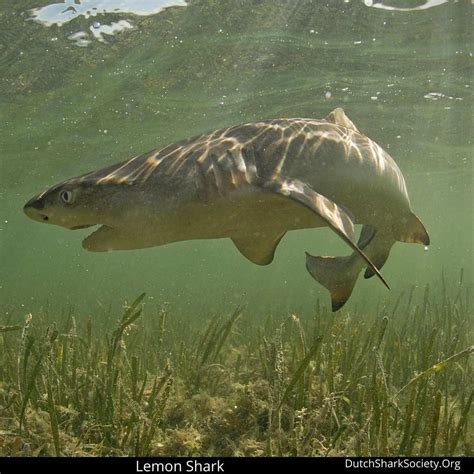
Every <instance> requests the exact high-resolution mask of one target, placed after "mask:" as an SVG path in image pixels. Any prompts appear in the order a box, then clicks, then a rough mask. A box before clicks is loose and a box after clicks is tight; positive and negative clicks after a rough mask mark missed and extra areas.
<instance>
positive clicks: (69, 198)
mask: <svg viewBox="0 0 474 474" xmlns="http://www.w3.org/2000/svg"><path fill="white" fill-rule="evenodd" d="M59 197H60V198H61V201H62V202H65V203H66V204H71V203H72V202H73V200H74V196H73V194H72V191H61V193H60V194H59Z"/></svg>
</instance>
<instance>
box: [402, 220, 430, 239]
mask: <svg viewBox="0 0 474 474" xmlns="http://www.w3.org/2000/svg"><path fill="white" fill-rule="evenodd" d="M398 240H399V241H400V242H407V243H410V244H423V245H430V237H429V235H428V232H426V229H425V226H424V225H423V223H422V222H421V221H420V219H419V217H418V216H416V215H415V214H413V213H410V214H409V216H408V218H407V219H406V223H405V226H404V229H403V231H402V232H401V234H400V236H399V237H398Z"/></svg>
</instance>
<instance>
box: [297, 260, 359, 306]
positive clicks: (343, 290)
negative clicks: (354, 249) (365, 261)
mask: <svg viewBox="0 0 474 474" xmlns="http://www.w3.org/2000/svg"><path fill="white" fill-rule="evenodd" d="M306 269H307V270H308V272H309V273H310V275H311V276H312V277H313V278H314V279H315V280H316V281H317V282H318V283H320V284H321V285H323V286H324V287H325V288H326V289H327V290H329V293H330V294H331V304H332V310H333V311H337V310H338V309H341V308H342V307H343V306H344V304H345V303H346V301H347V300H348V299H349V297H350V296H351V293H352V290H353V289H354V285H355V283H356V281H357V276H358V274H359V272H358V271H355V269H354V265H353V256H348V257H314V256H312V255H310V254H309V253H308V252H306Z"/></svg>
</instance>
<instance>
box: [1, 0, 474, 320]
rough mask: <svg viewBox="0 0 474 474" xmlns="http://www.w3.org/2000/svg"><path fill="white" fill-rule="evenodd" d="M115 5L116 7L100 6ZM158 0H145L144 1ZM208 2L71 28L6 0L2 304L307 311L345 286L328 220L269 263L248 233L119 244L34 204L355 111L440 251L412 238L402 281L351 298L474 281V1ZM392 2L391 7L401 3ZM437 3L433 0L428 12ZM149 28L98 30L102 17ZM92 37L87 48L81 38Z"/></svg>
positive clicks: (404, 253) (77, 22)
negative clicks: (338, 275)
mask: <svg viewBox="0 0 474 474" xmlns="http://www.w3.org/2000/svg"><path fill="white" fill-rule="evenodd" d="M97 3H100V2H97ZM139 3H141V2H135V4H139ZM371 3H375V2H365V3H364V2H362V1H356V0H353V1H346V2H344V1H339V0H334V1H331V2H319V1H309V0H306V1H302V0H301V1H300V0H294V1H273V0H272V1H269V0H268V1H266V0H258V1H257V0H253V1H251V0H239V1H237V0H219V1H215V0H191V1H189V2H188V5H187V6H177V7H172V8H169V9H166V10H164V11H162V12H160V13H158V14H154V15H148V16H135V15H133V14H131V13H117V12H114V13H106V14H99V15H98V16H97V17H93V18H86V17H85V16H80V15H78V17H77V18H75V19H73V20H71V21H70V22H67V23H64V24H62V25H61V26H58V25H52V26H49V27H47V26H45V25H44V24H41V23H40V22H38V21H32V20H31V12H30V9H31V8H36V7H42V6H44V5H46V4H47V2H45V1H41V0H35V1H27V0H23V1H13V0H6V1H5V0H4V1H3V2H2V5H1V6H0V23H1V28H0V40H1V45H0V70H1V72H0V114H1V115H0V120H1V124H2V126H1V131H0V139H1V149H0V153H1V155H0V159H1V161H0V196H1V200H0V258H1V266H0V301H1V303H2V305H3V307H7V308H12V307H13V308H15V310H16V311H17V313H18V314H26V313H28V312H32V313H33V314H34V313H35V311H38V310H39V308H41V307H44V306H45V305H46V304H48V305H50V306H52V307H54V308H58V309H61V308H65V307H67V306H69V305H73V306H75V307H76V308H80V309H81V311H83V312H84V313H91V314H92V313H93V312H94V310H96V309H97V308H100V307H108V306H110V305H116V304H120V303H121V302H122V301H123V300H124V298H131V297H133V296H135V295H137V294H139V293H141V292H142V291H145V292H146V293H147V298H148V300H147V301H149V302H152V303H153V302H156V303H157V304H161V303H163V302H169V303H170V304H171V306H172V307H174V308H175V309H179V310H182V311H184V312H191V313H192V312H193V311H195V310H196V308H210V309H211V310H213V311H218V310H219V309H220V308H223V307H226V308H229V307H233V306H234V305H235V304H236V303H242V302H246V303H248V305H249V308H251V309H252V308H253V309H255V311H256V312H257V311H262V310H263V311H267V310H268V309H269V308H271V309H276V310H278V311H280V312H281V313H285V312H287V311H298V312H303V313H304V312H306V311H310V310H311V309H312V308H314V307H315V305H316V302H317V300H318V299H319V300H320V301H321V303H322V304H324V305H329V297H328V294H327V293H326V290H324V288H322V287H320V286H319V285H318V284H317V283H316V282H315V281H314V280H313V279H312V278H311V277H310V276H309V275H308V273H307V272H306V270H305V266H304V251H305V250H307V251H309V252H311V253H312V254H314V255H320V254H323V255H324V254H329V255H330V254H333V253H336V254H338V253H347V250H346V248H345V247H344V246H343V245H342V244H341V243H339V242H338V240H337V238H336V237H335V236H334V234H332V233H331V232H330V231H328V230H310V231H297V232H291V233H289V234H288V235H287V236H286V237H285V239H284V240H283V242H282V244H281V245H280V246H279V248H278V250H277V253H276V258H275V260H274V262H273V263H272V264H271V265H269V266H268V267H258V266H256V265H253V264H251V263H250V262H248V261H247V260H245V259H244V258H243V257H242V256H241V255H240V254H239V253H238V252H237V250H236V249H235V248H234V247H233V245H232V243H231V242H230V241H225V240H222V241H221V240H219V241H217V240H215V241H199V242H184V243H177V244H173V245H169V246H165V247H159V248H152V249H147V250H137V251H129V252H111V253H105V254H94V253H87V252H86V251H85V250H83V249H82V247H81V241H82V239H83V238H84V237H85V236H86V235H87V234H88V232H87V230H84V231H75V232H71V231H68V230H65V229H62V228H59V227H55V226H48V225H42V224H38V223H36V222H34V221H32V220H29V219H28V218H27V217H26V216H25V215H24V214H23V212H22V206H23V205H24V203H25V202H26V200H27V199H29V198H30V197H32V196H33V195H34V194H35V193H37V192H39V191H42V190H44V189H46V188H47V187H49V186H51V185H53V184H55V183H57V182H59V181H61V180H63V179H66V178H69V177H72V176H75V175H78V174H82V173H84V172H87V171H90V170H93V169H96V168H100V167H103V166H105V165H109V164H113V163H116V162H118V161H122V160H125V159H126V158H128V157H130V156H132V155H135V154H138V153H141V152H146V151H148V150H150V149H152V148H156V147H158V146H161V145H166V144H168V143H171V142H174V141H177V140H180V139H183V138H186V137H189V136H192V135H195V134H197V133H201V132H204V131H209V130H212V129H215V128H218V127H223V126H229V125H234V124H238V123H241V122H245V121H254V120H260V119H266V118H278V117H295V116H298V117H301V116H303V117H314V118H320V117H324V116H325V115H326V114H327V113H328V112H329V111H331V110H332V109H334V108H335V107H343V108H344V109H345V111H346V113H347V114H348V116H349V117H350V118H351V119H352V120H353V121H354V123H355V124H356V125H357V126H358V128H359V129H360V130H362V131H363V132H364V133H366V134H367V135H368V136H369V137H371V138H372V139H374V140H375V141H377V142H378V143H379V144H380V145H381V146H382V147H383V148H385V149H386V150H387V151H388V152H389V153H390V154H391V155H392V156H393V158H394V159H395V160H396V162H397V163H398V165H399V166H400V168H401V170H402V171H403V173H404V176H405V179H406V181H407V186H408V191H409V194H410V198H411V202H412V207H413V209H414V211H415V212H416V213H417V215H419V216H420V218H421V219H422V221H423V222H424V224H425V226H426V228H427V229H428V232H429V234H430V237H431V242H432V244H431V246H430V248H429V250H427V251H425V250H424V249H423V246H420V245H408V244H401V243H397V244H396V245H395V247H394V249H393V250H392V252H391V256H390V259H389V261H388V263H387V264H386V265H385V267H384V269H383V274H384V276H385V278H386V279H387V280H388V281H389V283H390V285H391V287H392V291H391V292H388V291H387V290H386V289H384V288H383V287H382V285H381V284H380V282H378V281H375V279H373V280H370V281H365V280H363V279H362V278H361V280H360V281H359V282H358V285H357V287H356V290H355V291H354V295H353V297H352V299H351V300H350V302H349V303H348V304H347V306H346V307H345V309H344V311H345V310H346V308H347V309H349V310H350V309H351V308H354V306H355V305H359V306H360V305H363V306H364V308H366V309H367V310H368V311H372V310H374V311H375V309H376V307H377V305H378V304H379V302H382V303H387V304H389V303H393V302H394V300H395V299H396V298H397V297H398V296H399V294H400V293H401V292H402V291H407V289H408V288H409V287H411V286H412V285H417V286H420V287H421V286H423V285H425V284H426V283H429V284H430V285H433V286H435V287H436V285H437V284H438V282H439V281H440V277H441V274H442V272H444V273H445V274H446V275H447V278H449V279H451V280H457V279H458V278H459V275H460V272H461V269H463V270H464V274H463V278H464V280H465V282H467V284H468V285H470V286H468V287H470V288H472V263H473V243H472V242H473V196H472V190H473V181H472V133H473V128H472V68H473V59H472V49H471V48H472V44H473V43H472V28H471V26H472V5H471V4H470V2H468V1H459V2H450V1H446V2H425V1H424V0H420V1H410V0H406V1H403V2H402V1H400V2H399V1H397V2H396V1H395V0H393V1H392V2H391V5H395V6H397V7H399V8H402V7H403V8H406V10H397V9H395V10H390V9H382V8H375V7H374V6H369V5H370V4H371ZM385 3H386V4H387V5H388V4H389V2H388V1H387V2H385ZM429 3H433V4H434V5H433V6H431V7H430V8H424V9H423V8H422V9H417V7H420V6H423V5H427V6H429ZM120 20H127V21H128V22H129V24H130V25H131V26H132V28H125V29H124V30H123V31H121V32H118V33H116V34H115V35H109V36H107V35H104V36H103V37H104V39H105V41H106V42H101V41H99V40H98V39H96V38H95V37H94V36H93V35H92V34H91V31H92V29H93V28H94V27H95V26H97V25H98V23H97V24H96V25H95V26H94V25H93V22H101V23H103V24H111V22H118V21H120ZM81 31H83V32H85V34H86V37H87V38H88V40H87V41H86V43H87V44H83V46H79V45H78V44H77V42H76V41H74V40H72V39H70V37H71V35H74V34H75V33H77V32H81Z"/></svg>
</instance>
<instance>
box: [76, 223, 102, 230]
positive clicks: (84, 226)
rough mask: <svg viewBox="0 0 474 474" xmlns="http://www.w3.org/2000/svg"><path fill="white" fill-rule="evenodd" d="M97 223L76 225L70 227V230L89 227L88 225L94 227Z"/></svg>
mask: <svg viewBox="0 0 474 474" xmlns="http://www.w3.org/2000/svg"><path fill="white" fill-rule="evenodd" d="M95 225H97V224H84V225H75V226H74V227H69V230H79V229H87V228H88V227H93V226H95Z"/></svg>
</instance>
